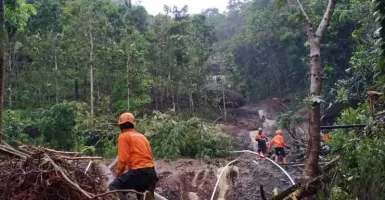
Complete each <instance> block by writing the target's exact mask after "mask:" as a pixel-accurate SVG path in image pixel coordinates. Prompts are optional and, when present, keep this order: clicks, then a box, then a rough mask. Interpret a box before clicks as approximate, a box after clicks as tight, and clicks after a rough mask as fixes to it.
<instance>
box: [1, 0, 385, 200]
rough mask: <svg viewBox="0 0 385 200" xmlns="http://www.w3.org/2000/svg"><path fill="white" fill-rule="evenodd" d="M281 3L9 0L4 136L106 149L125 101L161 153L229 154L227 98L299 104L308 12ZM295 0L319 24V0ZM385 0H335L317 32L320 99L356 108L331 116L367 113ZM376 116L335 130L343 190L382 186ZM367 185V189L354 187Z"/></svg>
mask: <svg viewBox="0 0 385 200" xmlns="http://www.w3.org/2000/svg"><path fill="white" fill-rule="evenodd" d="M283 2H285V1H279V0H277V1H276V0H246V1H241V0H230V1H229V3H228V7H227V10H226V11H224V12H219V11H218V9H216V8H210V9H206V10H204V11H203V12H202V13H200V14H189V12H188V7H182V8H178V7H173V6H172V5H165V6H164V12H163V13H162V14H157V15H150V14H148V13H147V11H146V8H144V7H143V6H140V5H136V4H132V3H131V1H111V0H27V1H26V0H6V1H5V16H6V33H2V34H3V35H7V38H8V40H7V43H6V46H5V47H4V49H6V52H7V53H6V55H7V57H6V76H5V86H4V88H5V94H4V106H3V122H4V125H3V128H2V133H3V134H2V135H3V138H4V139H5V140H6V141H7V142H9V143H11V144H25V143H28V144H37V145H42V144H44V145H46V146H50V147H53V148H57V149H63V150H82V151H85V150H90V151H92V152H95V151H96V152H97V153H98V154H103V155H106V156H114V155H115V153H116V149H115V148H116V146H115V139H116V137H117V135H118V134H117V133H118V132H119V131H118V130H117V127H116V125H115V119H116V117H117V116H118V115H119V114H120V113H122V112H124V111H131V112H133V113H135V114H136V115H137V116H138V120H139V122H140V123H139V125H138V129H139V130H141V131H146V132H148V133H149V135H148V137H149V138H150V140H151V142H152V144H153V146H154V149H155V151H154V152H156V156H158V157H167V158H177V157H181V156H182V157H200V158H202V157H205V156H223V155H226V152H227V151H228V150H229V149H231V145H229V143H230V142H229V139H228V136H226V135H224V134H221V133H220V132H221V131H220V130H219V129H218V128H217V127H215V126H213V125H212V122H213V121H215V122H226V121H228V120H233V119H232V109H235V108H238V107H240V106H243V105H244V104H246V103H250V102H255V101H258V100H261V99H264V98H268V97H283V98H286V99H290V106H292V107H290V108H292V109H295V108H298V107H303V106H304V105H305V103H304V102H303V99H306V97H307V96H308V93H309V92H308V91H309V89H308V88H309V86H310V81H309V79H310V71H309V68H310V60H309V59H310V58H309V43H308V40H307V37H306V34H305V28H304V24H303V20H304V16H303V15H302V14H301V12H299V8H298V6H297V4H295V3H294V1H288V2H287V3H286V4H282V3H283ZM301 2H302V5H303V6H304V9H305V10H306V11H307V14H308V15H309V18H311V20H312V21H313V22H314V24H318V23H319V22H320V21H321V20H322V16H323V13H324V12H325V8H326V6H327V4H328V1H316V0H303V1H301ZM384 4H385V3H384V2H383V1H381V0H378V1H373V2H372V1H370V0H341V1H338V3H337V5H336V8H335V10H334V15H333V17H332V20H331V23H330V25H329V27H328V30H327V34H326V36H325V38H324V39H323V42H322V44H321V58H322V59H321V62H322V63H321V66H322V75H323V85H322V94H323V95H322V97H321V98H322V105H321V108H322V109H321V110H322V112H324V111H325V110H326V109H327V107H328V106H329V104H330V103H336V102H338V103H340V104H343V105H344V106H345V107H349V106H351V107H353V108H349V109H347V110H346V111H345V112H344V113H343V114H342V115H341V117H340V118H339V119H338V120H337V121H332V122H331V123H337V124H338V123H340V124H346V123H366V124H375V120H374V118H373V108H372V110H371V111H372V112H370V106H369V105H368V104H366V103H365V102H366V101H367V92H368V91H370V90H373V91H374V90H375V91H379V92H380V93H381V92H383V91H384V89H385V88H384V83H385V76H384V63H385V61H384V60H385V56H384V55H385V53H384V49H385V45H384V44H385V42H384V41H385V40H384V39H383V38H385V29H382V28H381V27H385V24H384V23H385V14H384V13H385V10H384V8H385V5H384ZM380 101H383V100H381V98H380ZM377 109H378V108H377ZM381 109H382V110H383V107H382V108H379V110H381ZM154 111H155V112H154ZM158 111H161V112H163V113H161V112H158ZM288 113H290V112H288ZM288 113H286V115H285V114H283V116H286V118H290V117H291V114H288ZM198 117H200V118H201V119H200V118H198ZM289 121H290V120H289ZM374 127H375V128H374V129H370V130H369V131H371V132H370V133H371V134H369V135H370V137H367V134H366V132H365V134H364V132H361V131H357V130H352V131H336V133H335V138H336V139H335V143H334V145H335V148H337V149H339V151H338V153H339V155H342V156H345V157H346V159H344V161H343V164H342V165H341V167H340V168H339V169H338V170H339V171H337V172H338V174H339V176H340V179H339V180H340V182H341V184H340V185H339V187H338V191H337V193H338V195H340V196H341V195H342V196H343V197H341V199H344V197H347V196H349V197H351V196H355V197H357V196H360V195H361V196H360V198H361V199H365V198H366V199H374V196H376V195H377V196H383V195H384V191H385V190H384V188H385V186H384V184H379V185H377V184H374V183H376V181H379V180H383V179H384V178H383V176H384V175H383V173H382V172H383V163H384V160H385V156H384V155H383V151H384V150H385V149H384V147H383V141H384V140H383V139H384V137H383V135H381V134H379V135H376V134H374V135H373V132H374V133H383V132H382V131H383V129H382V128H381V127H377V126H374ZM366 131H368V130H366ZM347 135H348V136H349V137H348V139H347V137H346V136H347ZM175 138H179V139H175ZM347 140H349V141H350V140H352V141H355V142H357V143H359V144H358V145H356V143H353V142H351V141H350V142H349V141H347ZM180 141H183V142H180ZM197 141H198V142H197ZM360 141H363V142H362V143H360ZM197 143H198V144H199V145H196V144H197ZM186 145H187V146H189V148H187V149H185V148H184V147H183V146H186ZM352 152H353V153H352ZM373 155H375V156H373ZM371 156H373V157H372V158H370V157H371ZM373 165H375V166H378V167H377V168H373V167H371V166H373ZM337 172H336V173H337ZM368 174H372V176H370V181H368V179H367V177H368V176H367V175H368ZM382 182H383V181H382ZM336 190H337V189H336ZM367 190H370V191H372V192H373V194H365V195H366V196H365V195H364V194H362V193H361V192H362V191H367ZM348 191H357V192H355V193H350V192H348ZM344 195H345V196H344ZM371 195H373V196H371Z"/></svg>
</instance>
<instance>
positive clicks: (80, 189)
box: [44, 154, 92, 199]
mask: <svg viewBox="0 0 385 200" xmlns="http://www.w3.org/2000/svg"><path fill="white" fill-rule="evenodd" d="M44 157H45V158H46V159H47V160H48V161H49V162H50V163H51V165H52V166H53V167H54V168H55V170H56V171H58V172H60V174H61V175H62V177H63V178H64V179H65V180H66V181H67V182H68V183H69V184H70V185H72V186H73V187H75V188H76V189H77V190H79V191H80V192H81V193H82V194H83V195H84V196H86V197H87V198H88V199H92V196H91V195H90V194H89V193H88V192H86V191H84V190H83V189H82V188H81V187H80V186H79V185H78V184H77V183H74V182H73V181H72V180H71V179H70V178H68V176H67V175H66V174H65V173H64V171H63V170H62V169H61V168H60V167H59V166H58V165H57V164H56V163H55V162H54V161H53V160H52V159H51V158H50V157H49V156H48V155H47V154H44Z"/></svg>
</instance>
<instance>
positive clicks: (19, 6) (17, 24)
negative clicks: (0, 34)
mask: <svg viewBox="0 0 385 200" xmlns="http://www.w3.org/2000/svg"><path fill="white" fill-rule="evenodd" d="M31 15H36V10H35V8H34V6H33V5H32V4H27V3H26V2H25V0H12V1H5V18H6V27H7V29H8V33H9V34H11V32H12V31H13V29H16V30H20V31H23V30H24V29H25V28H26V27H27V22H28V19H29V18H30V17H31Z"/></svg>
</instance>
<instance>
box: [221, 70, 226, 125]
mask: <svg viewBox="0 0 385 200" xmlns="http://www.w3.org/2000/svg"><path fill="white" fill-rule="evenodd" d="M220 70H221V86H222V101H223V118H224V120H225V122H227V111H226V95H225V84H224V78H223V72H222V66H221V68H220Z"/></svg>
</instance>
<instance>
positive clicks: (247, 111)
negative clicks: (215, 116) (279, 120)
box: [157, 99, 302, 200]
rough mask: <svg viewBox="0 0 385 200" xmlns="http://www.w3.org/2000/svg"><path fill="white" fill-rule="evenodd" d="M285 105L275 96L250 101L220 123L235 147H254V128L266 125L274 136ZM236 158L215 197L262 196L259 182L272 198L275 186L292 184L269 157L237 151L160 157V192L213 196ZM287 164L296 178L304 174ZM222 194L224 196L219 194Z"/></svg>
mask: <svg viewBox="0 0 385 200" xmlns="http://www.w3.org/2000/svg"><path fill="white" fill-rule="evenodd" d="M284 109H285V108H284V107H283V106H282V105H281V104H279V103H278V102H276V101H274V100H272V99H266V100H263V101H261V102H259V103H256V104H248V105H245V106H244V107H242V108H240V109H237V110H236V112H235V113H236V116H234V117H235V118H236V121H237V122H236V123H232V124H226V125H222V126H221V127H222V129H223V130H224V131H225V132H226V133H228V134H229V135H230V136H231V137H232V143H233V145H234V147H235V149H236V150H243V149H248V150H254V147H255V141H254V137H255V134H256V133H255V132H254V130H256V129H257V128H258V127H264V129H265V132H266V134H267V135H268V136H269V137H270V138H272V137H273V135H274V131H275V130H273V129H272V128H273V127H272V126H274V124H275V119H276V117H277V113H278V112H280V111H283V110H284ZM286 138H287V136H286ZM289 145H290V141H289ZM238 156H239V157H238ZM235 158H238V159H239V161H238V162H237V163H236V164H235V167H230V168H228V169H226V172H225V173H224V175H223V176H222V179H221V180H220V184H219V187H218V190H219V191H217V193H216V195H215V198H214V199H216V200H217V199H218V200H225V199H226V200H243V199H244V200H248V199H260V191H259V186H260V185H263V186H264V190H265V193H266V195H267V197H268V198H269V197H271V195H272V192H273V189H274V188H275V187H276V188H278V190H279V191H282V190H284V189H286V188H288V187H289V186H290V185H291V183H290V181H289V179H288V178H287V177H286V176H285V175H284V174H283V173H282V172H281V171H280V170H279V169H278V168H277V167H276V166H274V165H273V164H272V163H270V162H269V161H267V160H258V161H257V164H256V163H254V162H253V160H256V156H255V155H252V154H248V155H247V154H243V155H242V154H236V155H234V157H231V158H228V159H216V160H213V161H211V162H210V163H208V162H203V161H198V160H193V159H180V160H177V161H173V162H165V161H158V162H157V171H158V173H159V177H160V181H159V184H158V188H157V192H158V193H159V194H161V195H163V196H165V197H166V198H168V199H170V200H198V199H199V200H206V199H210V198H211V195H212V192H213V190H214V186H215V183H216V182H217V176H218V174H219V173H220V171H221V169H222V168H221V167H223V166H225V165H226V163H228V162H229V161H230V160H233V159H235ZM289 158H290V152H289ZM289 161H290V160H289ZM284 168H286V170H287V172H288V173H289V174H290V175H291V177H292V178H293V179H298V178H299V177H300V176H301V173H302V171H301V169H299V168H293V167H290V166H285V167H284ZM295 181H296V180H295ZM221 195H223V196H224V198H220V197H221Z"/></svg>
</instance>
